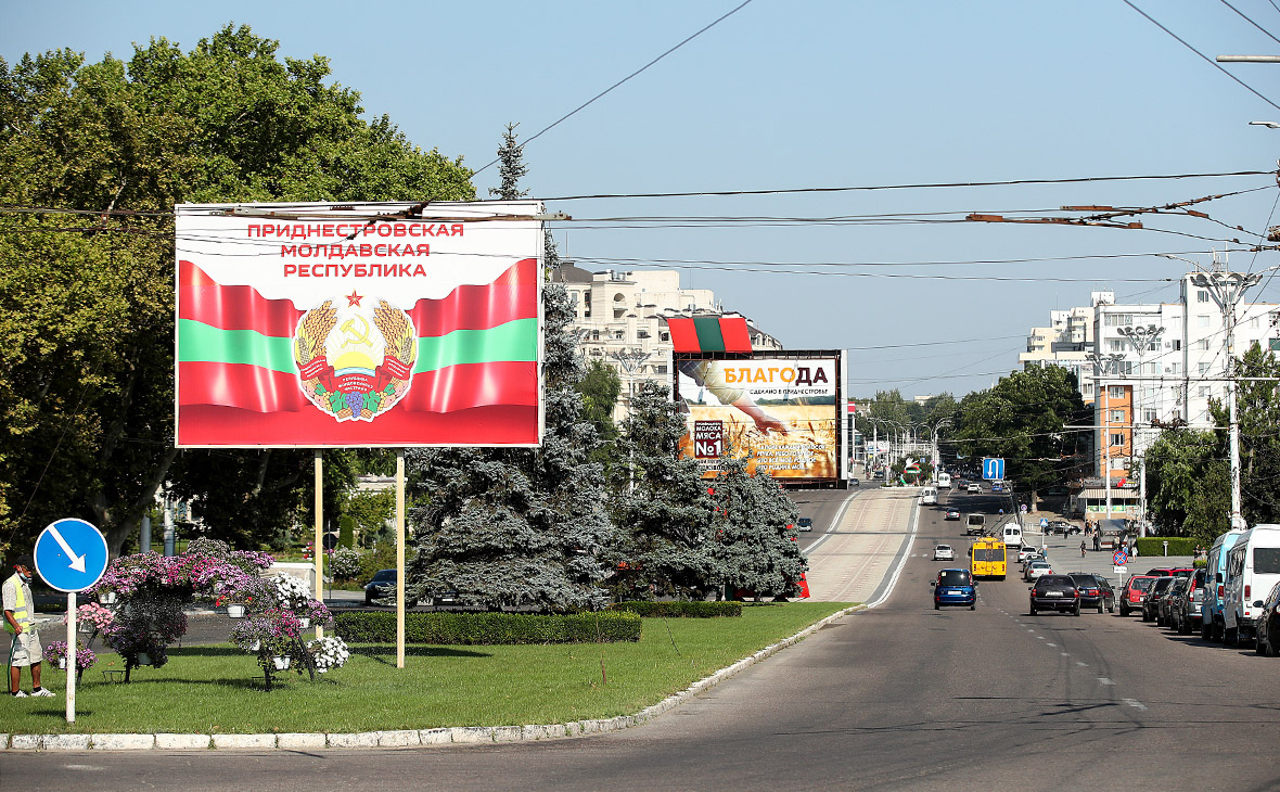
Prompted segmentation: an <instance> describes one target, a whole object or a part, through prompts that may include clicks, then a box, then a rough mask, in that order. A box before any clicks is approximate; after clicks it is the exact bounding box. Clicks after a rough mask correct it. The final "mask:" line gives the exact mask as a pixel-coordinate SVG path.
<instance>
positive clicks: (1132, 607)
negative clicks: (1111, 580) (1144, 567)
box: [1120, 575, 1156, 616]
mask: <svg viewBox="0 0 1280 792" xmlns="http://www.w3.org/2000/svg"><path fill="white" fill-rule="evenodd" d="M1155 581H1156V579H1155V578H1154V577H1151V576H1150V575H1134V576H1133V577H1131V578H1129V580H1128V582H1126V583H1125V584H1124V591H1122V592H1121V593H1120V615H1121V616H1128V615H1129V613H1130V612H1131V611H1140V610H1142V598H1143V596H1145V595H1146V593H1147V592H1148V591H1150V590H1151V584H1152V583H1154V582H1155Z"/></svg>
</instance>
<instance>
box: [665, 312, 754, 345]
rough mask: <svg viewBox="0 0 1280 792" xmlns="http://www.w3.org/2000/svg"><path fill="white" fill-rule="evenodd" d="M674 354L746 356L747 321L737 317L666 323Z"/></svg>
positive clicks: (709, 317) (747, 340) (749, 343)
mask: <svg viewBox="0 0 1280 792" xmlns="http://www.w3.org/2000/svg"><path fill="white" fill-rule="evenodd" d="M667 329H669V330H670V331H671V344H672V346H673V347H674V348H675V349H674V351H675V352H750V351H751V336H750V334H749V333H748V332H747V320H746V319H744V318H742V317H740V316H699V317H696V318H693V319H668V320H667Z"/></svg>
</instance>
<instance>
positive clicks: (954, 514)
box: [945, 509, 960, 520]
mask: <svg viewBox="0 0 1280 792" xmlns="http://www.w3.org/2000/svg"><path fill="white" fill-rule="evenodd" d="M945 519H947V520H958V519H960V510H959V509H947V516H946V518H945Z"/></svg>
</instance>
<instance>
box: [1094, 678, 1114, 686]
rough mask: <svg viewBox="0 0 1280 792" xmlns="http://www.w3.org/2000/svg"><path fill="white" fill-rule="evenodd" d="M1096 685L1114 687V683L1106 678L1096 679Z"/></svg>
mask: <svg viewBox="0 0 1280 792" xmlns="http://www.w3.org/2000/svg"><path fill="white" fill-rule="evenodd" d="M1098 684H1099V685H1114V684H1115V682H1112V681H1111V680H1110V679H1107V678H1106V677H1098Z"/></svg>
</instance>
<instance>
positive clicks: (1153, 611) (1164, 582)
mask: <svg viewBox="0 0 1280 792" xmlns="http://www.w3.org/2000/svg"><path fill="white" fill-rule="evenodd" d="M1173 581H1174V577H1173V575H1162V576H1160V577H1158V578H1155V582H1154V583H1152V584H1151V588H1150V589H1148V590H1147V593H1146V594H1143V595H1142V620H1143V621H1155V618H1156V616H1158V615H1159V613H1160V598H1161V597H1163V596H1164V593H1165V592H1166V591H1168V590H1169V587H1170V586H1172V585H1173Z"/></svg>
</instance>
